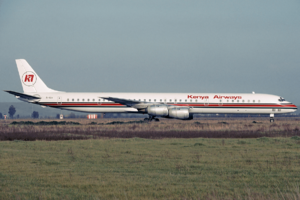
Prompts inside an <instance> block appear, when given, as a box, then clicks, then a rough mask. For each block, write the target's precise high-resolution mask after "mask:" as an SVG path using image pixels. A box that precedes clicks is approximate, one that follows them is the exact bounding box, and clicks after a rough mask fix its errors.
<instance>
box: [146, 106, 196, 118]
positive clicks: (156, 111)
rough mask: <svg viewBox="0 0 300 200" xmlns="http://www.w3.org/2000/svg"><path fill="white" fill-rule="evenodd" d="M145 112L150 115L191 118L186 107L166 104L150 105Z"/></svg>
mask: <svg viewBox="0 0 300 200" xmlns="http://www.w3.org/2000/svg"><path fill="white" fill-rule="evenodd" d="M147 113H148V114H149V115H152V116H160V117H167V118H175V119H184V120H187V119H193V115H192V114H190V112H189V108H187V107H179V106H175V107H168V106H166V105H151V106H148V107H147Z"/></svg>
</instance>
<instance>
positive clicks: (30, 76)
mask: <svg viewBox="0 0 300 200" xmlns="http://www.w3.org/2000/svg"><path fill="white" fill-rule="evenodd" d="M33 78H34V75H33V74H30V75H26V76H25V80H24V82H33Z"/></svg>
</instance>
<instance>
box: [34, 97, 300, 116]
mask: <svg viewBox="0 0 300 200" xmlns="http://www.w3.org/2000/svg"><path fill="white" fill-rule="evenodd" d="M28 94H29V95H37V93H28ZM38 96H39V97H41V99H39V100H35V101H33V103H36V104H40V105H42V106H49V107H54V108H59V109H65V110H73V111H80V112H88V113H109V112H116V113H123V112H125V113H145V112H143V111H141V110H139V109H137V108H134V107H128V106H126V105H123V104H120V103H115V102H113V101H108V100H105V99H103V98H105V97H117V98H121V99H127V100H132V101H139V102H141V103H147V104H149V105H150V104H165V105H168V106H182V107H188V108H189V112H190V113H191V114H200V113H228V114H230V113H237V114H247V113H248V114H280V113H290V112H295V111H296V110H297V107H296V106H295V105H293V104H292V103H290V102H288V101H285V100H284V99H282V98H281V97H280V96H276V95H270V94H247V93H232V94H231V93H230V94H229V93H227V94H225V93H69V92H53V93H38Z"/></svg>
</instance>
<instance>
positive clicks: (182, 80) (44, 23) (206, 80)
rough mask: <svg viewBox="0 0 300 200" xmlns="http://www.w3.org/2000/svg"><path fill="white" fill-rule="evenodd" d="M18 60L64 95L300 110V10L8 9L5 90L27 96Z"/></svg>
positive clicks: (199, 5) (225, 6)
mask: <svg viewBox="0 0 300 200" xmlns="http://www.w3.org/2000/svg"><path fill="white" fill-rule="evenodd" d="M18 58H24V59H26V60H27V61H28V63H29V64H30V65H31V66H32V67H33V68H34V70H35V71H36V72H37V73H38V74H39V76H40V77H41V78H42V79H43V81H44V82H45V83H46V84H47V86H48V87H50V88H53V89H56V90H61V91H70V92H194V93H201V92H211V93H221V92H228V93H237V92H238V93H251V92H252V91H255V92H256V93H268V94H276V95H281V96H283V97H285V98H286V99H287V100H288V101H291V102H293V103H295V104H298V105H299V104H300V87H299V85H300V79H299V74H300V1H299V0H287V1H282V0H269V1H263V0H249V1H248V0H246V1H241V0H237V1H226V0H219V1H217V0H214V1H209V0H203V1H201V0H195V1H189V0H181V1H176V0H169V1H164V0H158V1H155V0H151V1H142V0H136V1H131V0H128V1H123V0H120V1H114V0H107V1H100V0H95V1H91V0H84V1H83V0H82V1H75V0H72V1H71V0H70V1H67V0H65V1H53V0H52V1H51V0H47V1H44V0H38V1H36V0H34V1H31V0H26V1H23V0H2V1H1V0H0V70H1V71H0V73H1V79H0V86H1V88H0V89H1V90H14V91H20V92H22V87H21V83H20V79H19V75H18V71H17V67H16V64H15V59H18ZM0 101H1V102H9V101H17V100H16V99H15V97H13V96H12V95H9V94H7V93H5V92H1V91H0Z"/></svg>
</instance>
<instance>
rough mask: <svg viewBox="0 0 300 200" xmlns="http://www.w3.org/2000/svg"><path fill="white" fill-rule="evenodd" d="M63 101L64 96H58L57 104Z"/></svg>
mask: <svg viewBox="0 0 300 200" xmlns="http://www.w3.org/2000/svg"><path fill="white" fill-rule="evenodd" d="M61 103H62V97H57V105H61Z"/></svg>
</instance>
